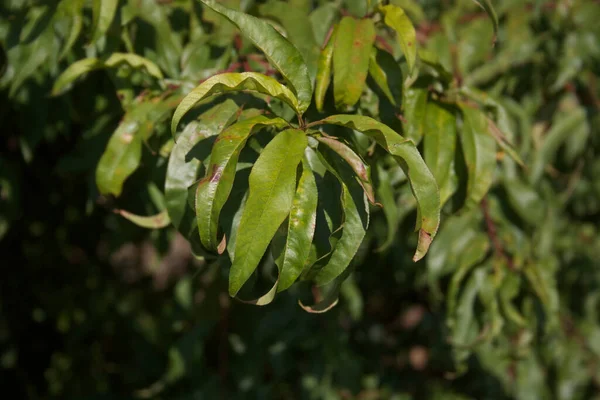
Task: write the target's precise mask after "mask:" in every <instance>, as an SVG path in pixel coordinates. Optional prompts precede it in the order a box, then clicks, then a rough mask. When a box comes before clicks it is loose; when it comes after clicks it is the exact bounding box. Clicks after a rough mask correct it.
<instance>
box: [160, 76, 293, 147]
mask: <svg viewBox="0 0 600 400" xmlns="http://www.w3.org/2000/svg"><path fill="white" fill-rule="evenodd" d="M241 90H250V91H254V92H258V93H262V94H266V95H269V96H273V97H275V98H278V99H280V100H282V101H284V102H285V103H287V104H288V105H289V106H290V107H292V109H294V110H296V111H297V110H298V99H297V98H296V96H295V95H294V94H293V93H292V92H291V91H290V90H289V89H288V88H287V87H285V86H284V85H282V84H281V83H279V82H277V80H276V79H274V78H271V77H269V76H266V75H262V74H259V73H256V72H242V73H237V72H232V73H226V74H219V75H215V76H213V77H211V78H209V79H207V80H206V81H204V82H202V83H201V84H200V85H199V86H197V87H196V88H195V89H194V90H192V91H191V92H190V93H188V95H187V96H185V97H184V99H183V100H182V101H181V103H179V106H177V109H176V110H175V114H173V119H172V121H171V133H172V134H173V135H175V131H176V130H177V125H178V124H179V121H181V118H183V116H184V115H185V114H186V113H187V112H188V111H190V110H191V109H192V108H193V107H194V106H195V105H196V104H197V103H198V102H199V101H201V100H202V99H205V98H207V97H209V96H213V95H216V94H221V93H227V92H235V91H241Z"/></svg>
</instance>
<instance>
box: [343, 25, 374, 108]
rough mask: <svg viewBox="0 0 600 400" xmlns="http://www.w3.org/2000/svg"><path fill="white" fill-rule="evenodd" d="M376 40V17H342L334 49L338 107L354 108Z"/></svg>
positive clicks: (361, 89) (363, 84)
mask: <svg viewBox="0 0 600 400" xmlns="http://www.w3.org/2000/svg"><path fill="white" fill-rule="evenodd" d="M374 42H375V25H374V24H373V21H372V20H370V19H361V20H356V19H354V18H352V17H344V18H342V20H341V21H340V24H339V26H338V29H337V34H336V35H335V43H334V50H333V94H334V98H335V105H336V107H338V108H345V107H352V106H353V105H354V104H356V102H357V101H358V99H360V96H361V94H362V91H363V88H364V86H365V80H366V79H367V73H368V71H369V57H370V56H371V48H372V47H373V43H374Z"/></svg>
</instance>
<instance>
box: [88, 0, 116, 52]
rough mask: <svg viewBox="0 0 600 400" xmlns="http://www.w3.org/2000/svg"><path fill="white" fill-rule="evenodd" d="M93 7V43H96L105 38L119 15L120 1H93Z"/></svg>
mask: <svg viewBox="0 0 600 400" xmlns="http://www.w3.org/2000/svg"><path fill="white" fill-rule="evenodd" d="M92 5H93V7H92V11H93V17H94V28H93V34H92V42H95V41H96V40H98V39H100V38H101V37H102V36H104V35H105V34H106V32H107V31H108V28H110V25H111V24H112V21H113V19H114V18H115V15H116V13H117V7H118V5H119V0H93V2H92Z"/></svg>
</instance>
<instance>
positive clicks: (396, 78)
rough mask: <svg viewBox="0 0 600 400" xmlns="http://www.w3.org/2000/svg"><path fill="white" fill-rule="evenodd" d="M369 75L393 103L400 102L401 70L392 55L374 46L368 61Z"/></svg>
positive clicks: (397, 103) (398, 103)
mask: <svg viewBox="0 0 600 400" xmlns="http://www.w3.org/2000/svg"><path fill="white" fill-rule="evenodd" d="M369 75H370V76H371V78H373V80H374V81H375V83H376V84H377V86H379V88H380V89H381V91H382V92H383V93H384V94H385V96H386V97H387V98H388V100H389V101H390V103H392V104H393V105H395V106H396V105H400V103H401V102H402V85H403V83H402V70H401V69H400V67H399V66H398V63H396V60H394V57H392V55H391V54H390V53H388V52H386V51H383V50H379V49H377V48H376V47H374V48H373V49H372V50H371V59H370V61H369Z"/></svg>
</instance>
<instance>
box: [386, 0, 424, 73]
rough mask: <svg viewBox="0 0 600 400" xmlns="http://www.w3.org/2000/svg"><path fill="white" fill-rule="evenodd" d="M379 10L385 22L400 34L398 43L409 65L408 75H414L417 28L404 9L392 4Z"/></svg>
mask: <svg viewBox="0 0 600 400" xmlns="http://www.w3.org/2000/svg"><path fill="white" fill-rule="evenodd" d="M379 9H380V11H381V13H382V14H383V22H384V23H385V24H386V25H387V26H389V27H390V28H392V29H393V30H395V31H396V33H398V41H399V42H400V47H401V48H402V52H403V53H404V57H405V58H406V62H407V64H408V73H409V75H412V74H413V71H414V68H415V63H416V61H417V33H416V31H415V27H414V26H413V24H412V22H411V21H410V18H408V16H407V15H406V13H405V12H404V10H403V9H402V8H400V7H398V6H395V5H391V4H390V5H387V6H382V7H380V8H379Z"/></svg>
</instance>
